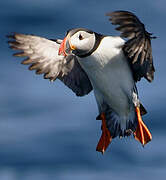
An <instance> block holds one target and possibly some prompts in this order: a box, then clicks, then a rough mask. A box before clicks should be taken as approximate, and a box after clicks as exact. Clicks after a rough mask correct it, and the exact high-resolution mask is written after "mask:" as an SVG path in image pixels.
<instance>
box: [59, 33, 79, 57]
mask: <svg viewBox="0 0 166 180" xmlns="http://www.w3.org/2000/svg"><path fill="white" fill-rule="evenodd" d="M75 49H76V48H75V46H73V45H71V43H70V40H69V34H68V35H67V36H66V37H65V38H64V40H63V41H62V43H61V44H60V47H59V52H58V55H63V56H67V55H68V54H70V53H71V51H72V50H75Z"/></svg>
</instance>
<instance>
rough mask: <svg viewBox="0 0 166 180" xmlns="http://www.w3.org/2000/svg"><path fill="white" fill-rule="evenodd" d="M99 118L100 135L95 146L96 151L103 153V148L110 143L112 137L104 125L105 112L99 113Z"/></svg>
mask: <svg viewBox="0 0 166 180" xmlns="http://www.w3.org/2000/svg"><path fill="white" fill-rule="evenodd" d="M100 118H101V120H102V135H101V137H100V140H99V142H98V145H97V147H96V151H99V152H101V153H102V154H104V152H105V150H106V149H107V147H108V145H109V144H110V142H111V140H112V137H111V134H110V132H109V130H108V128H107V126H106V119H105V114H104V113H101V115H100Z"/></svg>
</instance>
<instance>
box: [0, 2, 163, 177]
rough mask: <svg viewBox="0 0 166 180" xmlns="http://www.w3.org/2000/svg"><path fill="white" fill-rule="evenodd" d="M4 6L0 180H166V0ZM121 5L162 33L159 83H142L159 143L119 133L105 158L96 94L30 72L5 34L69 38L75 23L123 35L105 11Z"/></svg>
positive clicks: (157, 45)
mask: <svg viewBox="0 0 166 180" xmlns="http://www.w3.org/2000/svg"><path fill="white" fill-rule="evenodd" d="M0 8H1V10H0V40H1V47H0V54H1V60H0V67H1V71H0V84H1V85H0V180H52V179H55V180H66V179H67V180H73V179H79V180H83V179H86V180H93V179H95V180H101V179H113V180H120V179H123V180H128V179H134V180H139V179H142V180H145V179H146V180H147V179H151V180H156V179H160V180H163V179H165V176H166V152H165V149H166V143H165V138H166V132H165V128H166V118H165V114H164V113H165V111H166V95H165V94H166V82H165V67H166V61H165V53H166V46H165V41H166V37H165V29H166V23H165V18H166V1H164V0H158V1H151V0H144V1H133V0H125V1H122V0H116V1H107V0H103V1H97V0H91V1H89V0H84V1H78V0H60V1H59V0H47V1H41V0H35V1H34V0H5V1H0ZM114 10H129V11H132V12H134V13H136V15H137V16H138V17H139V18H140V19H141V20H142V21H143V23H144V24H145V25H146V27H147V29H148V31H150V32H153V33H154V35H155V36H157V37H158V38H157V39H156V40H153V42H152V47H153V56H154V64H155V67H156V73H155V80H154V82H153V83H151V84H149V83H147V82H146V80H142V81H141V82H139V83H138V90H139V95H140V99H141V101H142V103H143V104H144V106H145V107H146V109H147V110H148V114H147V115H146V116H144V118H143V119H144V121H145V123H146V124H147V126H148V128H149V129H150V130H151V132H152V135H153V140H152V141H151V142H150V143H149V144H147V145H146V146H145V148H142V146H141V145H140V144H139V143H138V142H136V141H135V140H134V138H133V137H129V138H124V139H123V140H119V139H118V138H117V139H115V140H113V142H112V143H111V145H110V147H109V148H108V150H107V152H106V153H105V154H104V156H102V155H101V154H100V153H98V152H96V151H95V148H96V144H97V142H98V140H99V137H100V134H101V129H100V122H98V121H96V120H95V118H96V116H97V114H98V112H97V106H96V102H95V99H94V96H93V93H91V94H90V95H88V96H85V97H82V98H78V97H76V96H75V95H74V93H72V92H71V90H69V89H68V88H67V87H65V86H64V85H63V84H62V83H61V82H60V81H58V80H57V81H55V82H54V83H50V82H49V81H47V80H44V79H43V78H42V77H41V76H36V75H35V73H34V72H30V71H28V70H27V67H26V66H23V65H21V64H20V59H18V58H15V57H12V53H13V51H12V50H10V49H9V48H8V44H7V38H6V37H5V35H7V34H9V33H11V32H19V33H27V34H35V35H40V36H43V37H46V38H63V37H64V35H65V32H66V31H67V30H68V29H70V28H75V27H85V28H89V29H91V30H94V31H96V32H99V33H103V34H108V35H109V34H110V35H119V32H116V31H115V30H114V26H112V25H111V24H110V23H109V21H108V18H107V17H105V16H104V15H105V13H106V12H110V11H114Z"/></svg>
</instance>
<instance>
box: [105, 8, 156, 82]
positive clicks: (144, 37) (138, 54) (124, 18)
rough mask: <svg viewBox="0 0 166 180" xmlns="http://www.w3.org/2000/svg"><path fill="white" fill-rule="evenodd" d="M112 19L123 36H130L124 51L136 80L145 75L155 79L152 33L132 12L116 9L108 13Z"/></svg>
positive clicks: (147, 77)
mask: <svg viewBox="0 0 166 180" xmlns="http://www.w3.org/2000/svg"><path fill="white" fill-rule="evenodd" d="M107 15H108V16H110V19H109V20H110V21H111V22H112V24H114V25H119V26H118V27H117V28H116V30H118V31H121V37H124V38H128V41H126V43H125V44H124V47H123V51H124V54H125V55H126V57H127V58H128V59H129V62H130V65H131V69H132V71H133V76H134V79H135V81H139V80H140V79H141V78H142V77H145V78H146V79H147V80H148V81H149V82H151V81H152V80H153V76H154V71H155V70H154V66H153V57H152V48H151V39H152V38H155V37H151V35H152V34H151V33H148V32H147V31H146V30H145V27H144V24H142V23H141V21H140V20H139V19H138V18H137V17H136V16H135V15H134V14H133V13H131V12H128V11H115V12H112V13H108V14H107Z"/></svg>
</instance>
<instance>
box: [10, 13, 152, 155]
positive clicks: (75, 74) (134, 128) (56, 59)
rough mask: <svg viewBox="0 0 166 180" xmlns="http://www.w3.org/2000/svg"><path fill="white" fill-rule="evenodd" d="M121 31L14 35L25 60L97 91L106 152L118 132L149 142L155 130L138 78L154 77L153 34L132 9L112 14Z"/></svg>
mask: <svg viewBox="0 0 166 180" xmlns="http://www.w3.org/2000/svg"><path fill="white" fill-rule="evenodd" d="M106 15H107V16H109V20H110V21H111V22H112V24H113V25H117V27H116V30H118V31H120V32H121V34H120V36H107V35H103V34H100V33H96V32H94V31H92V30H89V29H85V28H75V29H70V30H69V31H67V34H66V36H65V38H64V39H63V40H61V39H46V38H43V37H38V36H35V35H25V34H19V33H13V34H11V35H9V36H8V38H9V41H8V43H9V45H10V48H12V49H14V50H21V51H19V52H17V53H15V54H14V56H18V57H27V59H25V60H23V61H22V64H25V65H30V66H29V70H36V74H44V78H45V79H49V80H50V81H55V80H56V79H57V78H58V79H60V80H61V81H62V82H63V83H64V84H65V85H66V86H68V87H69V88H70V89H71V90H72V91H73V92H74V93H75V94H76V95H77V96H84V95H87V94H88V93H90V92H91V91H93V92H94V95H95V98H96V102H97V105H98V110H99V115H98V116H97V118H96V119H97V120H101V122H102V125H101V129H102V135H101V138H100V140H99V142H98V144H97V147H96V150H97V151H99V152H101V153H104V152H105V150H106V149H107V147H108V145H109V144H110V142H111V141H112V139H113V138H115V137H117V136H119V137H120V138H121V137H125V136H130V135H131V134H132V135H133V136H134V137H135V139H136V140H138V141H139V142H140V143H141V144H142V145H143V146H144V145H145V144H146V143H148V142H149V141H151V139H152V135H151V133H150V131H149V130H148V128H147V126H146V125H145V124H144V122H143V120H142V115H144V114H146V110H145V108H144V106H143V105H142V104H141V102H140V100H139V97H138V91H137V87H136V82H137V81H140V80H141V78H143V77H144V78H145V79H147V81H149V82H151V81H152V80H153V78H154V71H155V69H154V66H153V58H152V48H151V39H152V38H155V37H152V34H151V33H149V32H147V31H146V29H145V26H144V24H143V23H142V22H141V21H140V20H139V19H138V18H137V17H136V16H135V15H134V14H133V13H131V12H128V11H114V12H111V13H108V14H106Z"/></svg>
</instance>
